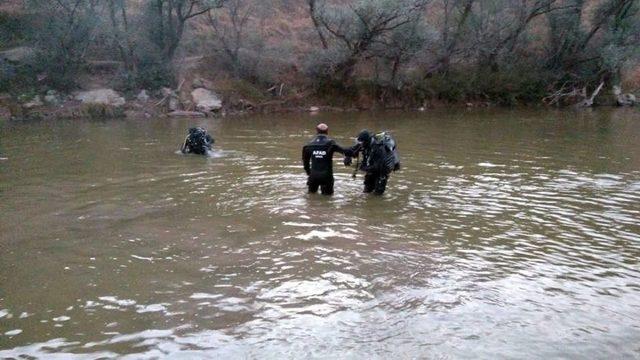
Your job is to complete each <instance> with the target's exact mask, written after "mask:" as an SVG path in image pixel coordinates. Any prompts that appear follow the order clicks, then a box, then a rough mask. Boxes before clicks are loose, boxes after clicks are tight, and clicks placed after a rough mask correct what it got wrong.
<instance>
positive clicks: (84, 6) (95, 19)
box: [30, 0, 103, 90]
mask: <svg viewBox="0 0 640 360" xmlns="http://www.w3.org/2000/svg"><path fill="white" fill-rule="evenodd" d="M30 8H31V9H32V10H33V11H34V12H35V13H36V14H38V15H39V16H36V17H34V18H35V19H36V20H35V24H34V29H37V31H34V34H33V37H34V40H35V46H36V48H37V51H38V54H39V56H38V57H39V59H40V60H39V62H38V63H39V66H40V67H41V68H42V71H43V74H44V75H45V78H44V80H45V81H46V82H47V83H48V84H50V85H51V86H53V87H55V88H60V89H63V90H68V89H71V88H73V87H74V86H75V80H76V78H77V74H78V72H79V71H80V69H81V67H82V66H83V65H84V63H85V60H86V55H87V49H88V48H89V46H90V45H91V43H92V41H93V38H94V36H95V33H96V32H95V30H96V26H97V24H98V23H99V19H100V18H101V15H102V10H103V9H102V7H101V6H100V2H99V1H98V0H55V1H47V0H31V1H30Z"/></svg>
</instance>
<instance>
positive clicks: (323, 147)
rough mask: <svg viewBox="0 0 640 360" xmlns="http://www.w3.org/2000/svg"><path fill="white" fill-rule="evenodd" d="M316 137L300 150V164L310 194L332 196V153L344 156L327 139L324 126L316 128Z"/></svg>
mask: <svg viewBox="0 0 640 360" xmlns="http://www.w3.org/2000/svg"><path fill="white" fill-rule="evenodd" d="M316 132H317V135H316V137H314V138H313V139H312V140H311V142H309V143H308V144H307V145H305V146H304V147H303V148H302V164H303V166H304V171H305V172H306V173H307V175H308V178H307V186H308V187H309V192H310V193H316V192H318V187H319V188H320V190H321V192H322V194H323V195H331V194H333V153H334V152H339V153H340V154H344V151H345V150H344V149H343V148H342V147H340V146H339V145H338V144H336V142H335V141H334V140H333V139H331V138H329V136H328V133H329V127H328V126H327V125H326V124H318V126H316Z"/></svg>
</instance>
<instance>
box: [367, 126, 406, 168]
mask: <svg viewBox="0 0 640 360" xmlns="http://www.w3.org/2000/svg"><path fill="white" fill-rule="evenodd" d="M366 165H367V170H368V171H377V172H380V173H390V172H391V171H395V170H398V169H399V168H400V157H399V155H398V150H397V146H396V141H395V139H393V137H392V136H391V134H389V133H388V132H385V131H383V132H381V133H378V134H375V135H374V136H373V137H372V138H371V153H370V155H369V157H368V159H367V164H366Z"/></svg>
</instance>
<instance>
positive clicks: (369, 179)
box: [344, 130, 400, 195]
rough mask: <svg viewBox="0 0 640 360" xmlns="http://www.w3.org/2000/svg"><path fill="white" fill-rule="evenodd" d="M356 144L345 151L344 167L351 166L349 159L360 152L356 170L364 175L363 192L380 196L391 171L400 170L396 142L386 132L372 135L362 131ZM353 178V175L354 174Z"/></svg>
mask: <svg viewBox="0 0 640 360" xmlns="http://www.w3.org/2000/svg"><path fill="white" fill-rule="evenodd" d="M357 141H358V143H357V144H356V145H354V146H353V147H351V148H348V149H346V150H345V151H346V156H345V158H344V164H345V165H347V166H348V165H351V158H352V157H357V156H358V155H359V153H361V152H362V161H361V162H360V163H359V166H358V165H356V166H357V167H358V169H356V171H357V170H362V171H364V172H365V173H366V174H365V175H364V192H365V193H370V192H373V193H374V194H376V195H382V194H383V193H384V191H385V189H386V188H387V180H388V179H389V175H390V174H391V172H392V171H396V170H399V169H400V159H399V158H398V152H397V149H396V142H395V140H393V138H392V137H391V135H389V134H388V133H386V132H381V133H378V134H372V133H371V132H369V131H368V130H362V131H361V132H360V133H359V134H358V138H357ZM354 177H355V173H354Z"/></svg>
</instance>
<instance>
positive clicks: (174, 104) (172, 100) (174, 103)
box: [167, 95, 180, 111]
mask: <svg viewBox="0 0 640 360" xmlns="http://www.w3.org/2000/svg"><path fill="white" fill-rule="evenodd" d="M167 107H168V108H169V111H177V110H179V109H180V101H179V100H178V97H176V96H173V95H171V96H169V102H168V105H167Z"/></svg>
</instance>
